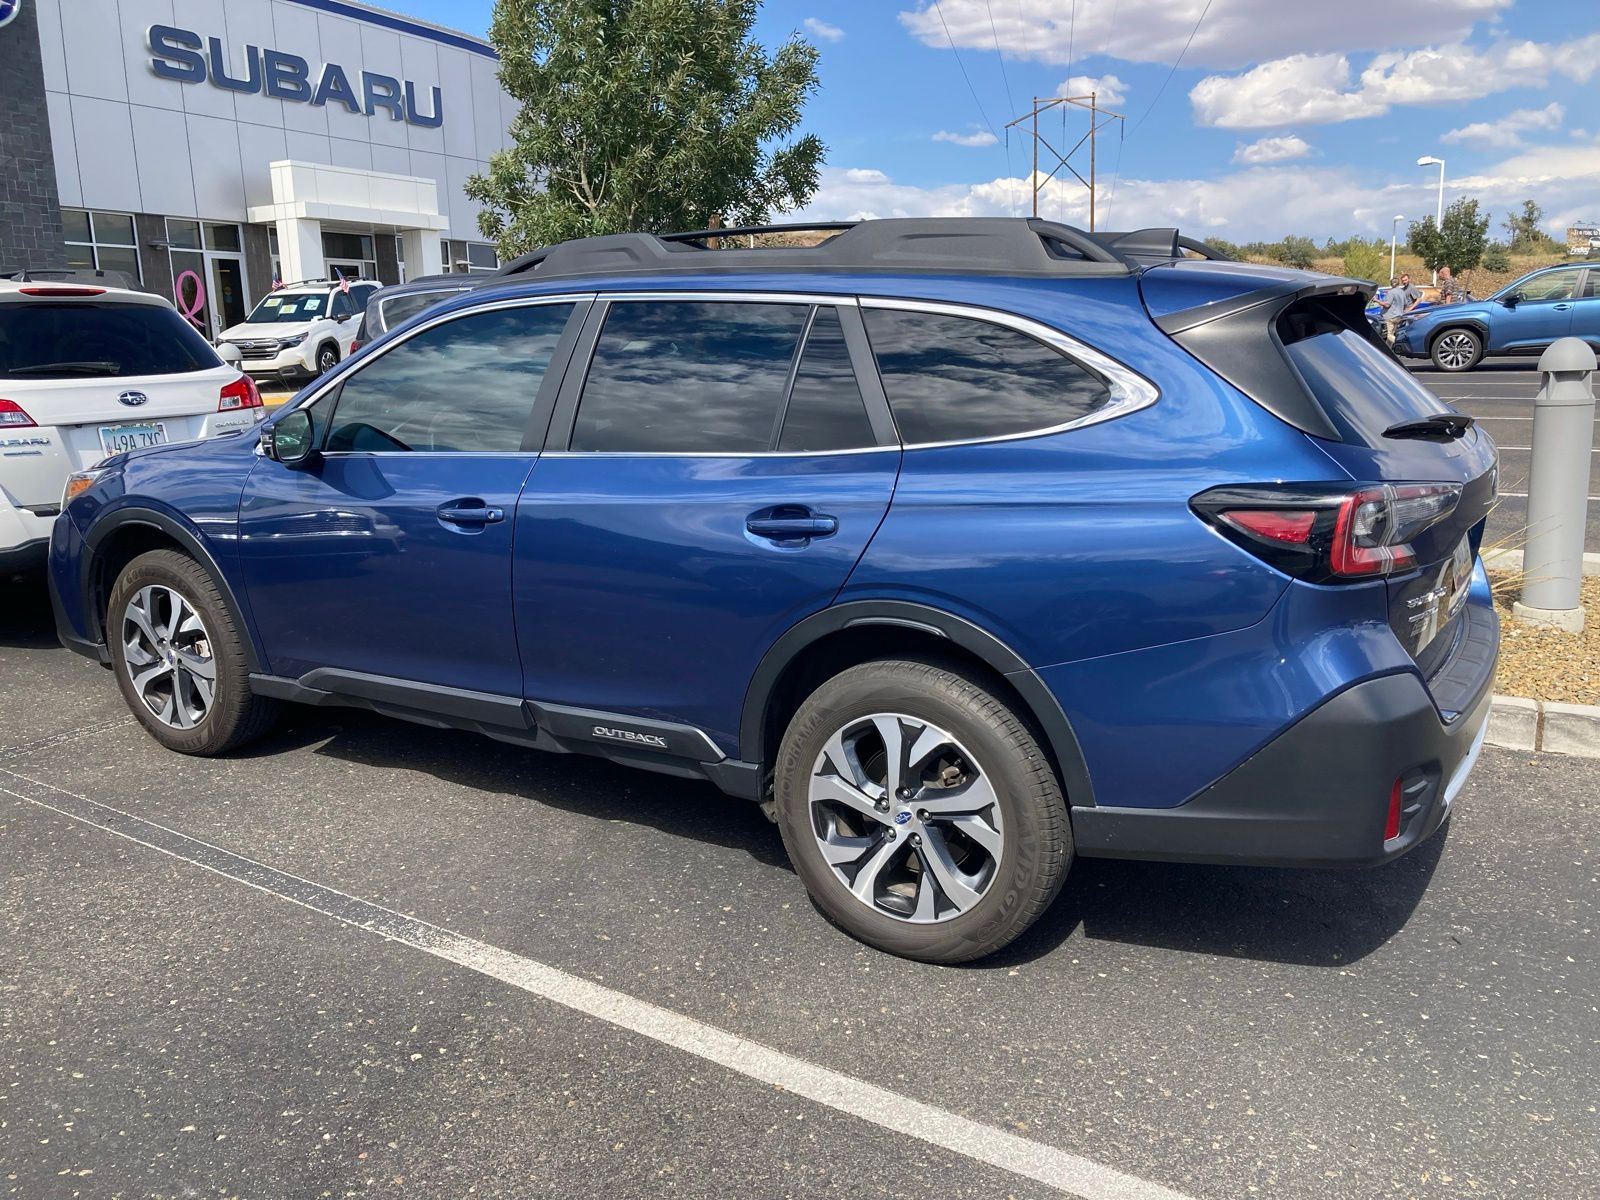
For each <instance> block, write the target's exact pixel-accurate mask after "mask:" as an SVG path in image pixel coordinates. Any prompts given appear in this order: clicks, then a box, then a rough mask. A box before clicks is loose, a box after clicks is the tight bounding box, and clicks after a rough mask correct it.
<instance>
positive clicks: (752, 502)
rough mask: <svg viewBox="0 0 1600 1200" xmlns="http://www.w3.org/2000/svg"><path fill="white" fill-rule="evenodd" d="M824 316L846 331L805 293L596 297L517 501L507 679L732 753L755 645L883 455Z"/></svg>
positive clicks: (854, 521) (863, 499)
mask: <svg viewBox="0 0 1600 1200" xmlns="http://www.w3.org/2000/svg"><path fill="white" fill-rule="evenodd" d="M841 317H843V319H844V320H843V321H842V319H841ZM844 321H847V322H849V323H850V325H851V327H852V328H853V329H854V330H856V331H859V328H860V326H859V318H858V317H857V314H856V312H855V310H854V308H853V307H850V306H848V305H846V306H843V308H842V310H841V308H836V307H835V306H834V305H833V304H832V303H827V302H823V303H819V304H817V305H815V306H813V305H812V304H810V303H806V302H804V301H795V302H775V301H764V302H756V301H737V300H731V299H730V300H722V299H718V300H694V301H689V300H683V301H679V300H662V299H640V300H624V299H614V300H612V301H611V302H610V304H609V307H607V306H606V305H605V304H604V303H602V304H599V305H597V306H596V311H595V312H594V313H592V314H591V315H590V319H589V323H588V327H587V329H586V330H585V334H584V335H583V337H581V338H580V339H579V348H578V351H577V352H576V354H575V355H574V359H573V362H574V366H573V368H572V369H571V370H570V371H569V372H568V378H567V382H566V385H565V386H564V387H563V388H562V394H561V400H560V402H559V404H558V406H557V410H556V417H555V421H554V423H553V427H552V432H551V446H552V447H556V446H559V447H561V449H560V450H557V451H554V452H552V450H547V451H546V453H545V455H544V457H543V458H542V459H541V460H540V463H539V468H538V470H537V471H535V472H534V473H533V475H532V477H531V478H530V479H529V481H528V485H527V487H526V488H525V489H524V491H523V495H522V500H521V503H520V504H519V505H518V508H517V550H516V555H517V557H516V568H515V585H516V606H517V633H518V637H519V639H520V641H521V643H522V663H523V677H524V683H523V686H524V692H525V695H526V696H527V697H528V698H530V699H532V700H534V701H536V702H543V703H553V704H559V705H564V706H571V707H576V708H581V709H586V710H591V711H599V712H603V713H614V714H623V715H633V716H639V717H645V718H650V719H653V720H657V721H665V722H670V723H674V724H685V725H692V726H694V727H696V728H698V729H701V730H703V731H705V732H706V733H708V734H709V735H710V736H711V737H712V738H713V740H714V741H716V742H717V743H718V744H719V746H720V747H721V749H722V750H723V751H724V752H725V753H728V754H736V753H737V737H736V734H737V729H738V720H739V711H740V708H741V706H742V704H743V701H744V694H745V689H746V687H747V685H748V684H749V681H750V678H751V676H752V674H753V673H754V671H755V668H756V665H757V664H758V663H759V661H760V659H761V656H762V655H763V654H764V653H765V652H766V650H767V649H768V647H770V646H771V645H772V643H773V642H774V641H775V640H776V639H777V638H778V637H779V636H780V635H781V634H782V633H783V632H784V631H785V630H786V629H788V628H789V627H790V626H791V625H793V624H794V623H795V622H797V621H799V620H800V619H801V618H803V617H805V616H806V615H808V614H809V613H812V612H816V611H818V610H820V609H822V608H825V607H826V606H827V605H828V604H829V603H830V602H831V601H832V599H833V597H834V596H835V595H836V594H837V593H838V591H839V589H840V588H841V587H842V586H843V585H844V582H845V580H846V579H847V578H848V576H849V574H850V571H851V569H852V568H853V567H854V566H855V564H856V562H857V560H858V559H859V558H860V556H861V554H862V551H863V550H864V549H865V548H866V545H867V543H868V541H869V540H870V539H871V538H872V535H873V533H874V532H876V530H877V528H878V524H879V522H880V521H881V520H882V518H883V515H884V512H885V511H886V509H887V507H888V504H889V497H890V495H891V493H892V491H893V489H894V481H895V476H896V474H897V472H898V470H899V462H900V451H899V448H898V444H897V442H896V441H895V439H894V437H893V433H892V426H891V427H887V428H886V425H887V410H886V408H884V409H883V410H882V411H881V413H880V415H879V417H878V419H877V422H876V424H875V422H874V417H873V416H872V415H871V410H869V408H868V403H867V401H866V400H864V398H863V393H862V390H861V388H860V387H859V386H858V383H857V377H856V374H855V370H854V366H853V361H860V360H861V358H862V357H864V355H865V341H864V338H860V339H857V338H856V336H855V334H852V335H851V337H850V338H849V339H847V337H846V333H845V323H844ZM852 341H855V342H857V344H858V351H857V355H856V357H855V359H854V360H853V358H852V353H851V345H850V343H851V342H852ZM590 346H592V347H593V349H592V352H591V351H590V350H589V347H590ZM585 361H587V362H588V364H589V366H588V371H587V378H586V379H585V378H580V377H579V376H580V374H581V373H580V372H579V370H578V368H577V365H576V364H578V363H580V362H585ZM874 382H875V379H874ZM875 399H876V401H877V402H878V403H881V393H879V394H876V397H875Z"/></svg>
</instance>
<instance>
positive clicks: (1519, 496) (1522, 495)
mask: <svg viewBox="0 0 1600 1200" xmlns="http://www.w3.org/2000/svg"><path fill="white" fill-rule="evenodd" d="M1500 495H1501V496H1509V497H1510V498H1511V499H1513V500H1526V499H1527V498H1528V493H1527V492H1501V493H1500ZM1588 499H1589V503H1590V504H1593V503H1595V502H1596V501H1600V496H1590V497H1589V498H1588Z"/></svg>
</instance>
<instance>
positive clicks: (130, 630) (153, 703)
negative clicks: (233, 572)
mask: <svg viewBox="0 0 1600 1200" xmlns="http://www.w3.org/2000/svg"><path fill="white" fill-rule="evenodd" d="M177 602H181V607H180V605H179V603H177ZM135 610H137V614H138V615H136V612H135ZM175 612H176V614H177V618H178V619H177V620H173V615H174V613H175ZM141 616H142V618H143V619H142V620H141V619H140V617H141ZM174 626H176V629H174V628H173V627H174ZM106 643H107V645H108V647H109V648H110V651H111V666H112V669H113V671H114V672H115V673H116V677H117V686H118V687H119V688H121V689H122V698H123V699H124V700H125V701H127V704H128V707H129V708H130V709H131V710H132V711H133V715H134V716H135V717H137V718H138V719H139V723H140V724H141V725H143V726H144V727H145V730H146V731H147V732H148V733H149V734H150V736H151V737H153V738H155V740H156V741H158V742H160V743H161V744H162V745H163V746H165V747H166V748H167V749H169V750H177V751H179V752H180V753H183V754H198V755H215V754H226V753H227V752H228V751H230V750H234V749H237V748H238V747H240V746H243V745H244V744H245V743H247V742H250V741H253V740H254V739H256V738H258V737H260V736H261V735H262V734H263V733H265V732H266V731H267V730H268V729H269V728H270V727H271V725H272V722H273V720H274V718H275V717H276V716H277V712H278V705H277V702H276V701H273V700H269V699H266V698H264V697H261V696H257V695H255V694H253V693H252V692H251V691H250V666H249V661H248V659H247V657H246V655H245V648H244V639H243V637H242V636H241V634H240V631H239V623H238V620H237V618H236V617H235V616H234V614H233V613H232V612H231V611H229V608H228V604H227V602H226V601H225V600H224V599H223V597H222V593H221V591H220V590H219V589H218V587H217V585H216V581H215V580H213V579H212V577H211V573H210V572H209V571H207V570H206V569H205V568H204V567H202V566H201V565H200V564H199V563H197V562H195V560H194V559H192V558H190V557H189V556H188V555H186V554H183V553H181V552H179V551H177V550H152V551H150V552H149V553H148V554H141V555H140V556H139V557H138V558H136V559H134V560H133V561H132V562H130V563H129V564H128V565H127V566H126V567H124V568H123V570H122V574H120V575H119V576H117V581H116V583H115V584H114V585H113V586H112V588H111V599H110V602H109V603H108V604H107V606H106ZM163 666H164V667H165V670H164V671H163V669H162V668H163ZM208 669H209V670H210V671H211V672H212V676H211V680H210V681H209V691H210V695H209V698H207V696H206V691H207V682H208V681H207V680H206V678H205V672H206V670H208ZM141 680H145V681H147V682H144V683H141V682H139V681H141Z"/></svg>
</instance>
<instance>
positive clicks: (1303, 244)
mask: <svg viewBox="0 0 1600 1200" xmlns="http://www.w3.org/2000/svg"><path fill="white" fill-rule="evenodd" d="M1270 252H1271V253H1272V257H1274V258H1276V259H1277V260H1278V261H1279V262H1281V263H1282V264H1283V265H1284V266H1286V267H1299V268H1300V269H1301V270H1302V271H1306V270H1310V268H1311V263H1312V261H1313V260H1314V259H1315V258H1316V257H1317V244H1316V243H1315V242H1313V241H1312V240H1311V239H1310V238H1308V237H1299V236H1297V235H1296V234H1292V233H1291V234H1290V235H1289V236H1288V237H1286V238H1284V239H1283V241H1281V242H1279V243H1278V245H1276V246H1274V247H1271V248H1270Z"/></svg>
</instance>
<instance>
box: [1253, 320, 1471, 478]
mask: <svg viewBox="0 0 1600 1200" xmlns="http://www.w3.org/2000/svg"><path fill="white" fill-rule="evenodd" d="M1351 312H1354V313H1355V316H1356V319H1357V320H1365V318H1364V317H1363V316H1362V314H1361V309H1360V303H1359V301H1356V302H1355V303H1354V304H1352V303H1351V302H1350V301H1349V300H1348V299H1346V298H1342V297H1341V298H1338V299H1335V300H1321V299H1312V300H1304V301H1301V302H1300V303H1298V304H1295V305H1292V306H1291V307H1290V308H1289V309H1288V311H1286V312H1285V313H1284V314H1283V315H1282V316H1281V317H1279V318H1278V336H1279V338H1280V339H1281V340H1282V342H1283V344H1284V350H1285V352H1286V353H1287V354H1288V355H1289V360H1290V361H1291V362H1292V363H1293V364H1294V365H1295V368H1296V369H1297V370H1298V371H1299V372H1300V376H1301V378H1302V379H1304V380H1305V382H1306V386H1307V387H1308V388H1310V389H1311V394H1312V396H1313V397H1315V398H1316V401H1317V403H1318V404H1319V405H1321V406H1322V410H1323V411H1324V412H1325V413H1327V414H1328V419H1329V420H1330V421H1332V422H1333V424H1334V427H1335V428H1337V429H1338V431H1339V434H1340V436H1341V437H1342V438H1343V440H1345V441H1347V442H1359V443H1362V444H1365V445H1368V446H1381V445H1382V444H1383V442H1382V441H1381V439H1382V437H1383V431H1384V430H1385V429H1388V428H1389V427H1390V426H1391V425H1395V424H1397V423H1399V422H1401V421H1415V420H1418V419H1420V418H1422V417H1427V416H1432V415H1433V414H1434V413H1441V412H1450V411H1451V409H1450V407H1449V405H1447V404H1445V403H1444V401H1442V400H1440V399H1439V398H1438V397H1437V396H1435V395H1434V394H1433V393H1432V392H1430V391H1428V389H1427V388H1425V387H1423V386H1422V385H1421V384H1420V383H1418V382H1417V381H1416V380H1415V379H1413V378H1412V377H1411V372H1409V371H1407V370H1406V369H1405V368H1404V367H1403V366H1401V365H1400V363H1399V362H1397V361H1396V360H1395V358H1394V356H1393V355H1391V354H1390V353H1389V352H1388V351H1387V350H1385V349H1384V348H1383V347H1382V346H1380V345H1378V343H1377V340H1376V338H1375V336H1374V335H1373V334H1372V333H1371V332H1370V331H1367V330H1362V329H1361V328H1359V327H1358V326H1356V325H1354V324H1353V323H1352V322H1351V320H1350V313H1351Z"/></svg>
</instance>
